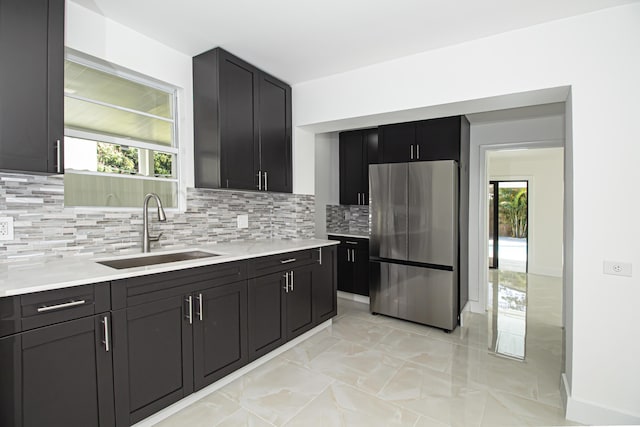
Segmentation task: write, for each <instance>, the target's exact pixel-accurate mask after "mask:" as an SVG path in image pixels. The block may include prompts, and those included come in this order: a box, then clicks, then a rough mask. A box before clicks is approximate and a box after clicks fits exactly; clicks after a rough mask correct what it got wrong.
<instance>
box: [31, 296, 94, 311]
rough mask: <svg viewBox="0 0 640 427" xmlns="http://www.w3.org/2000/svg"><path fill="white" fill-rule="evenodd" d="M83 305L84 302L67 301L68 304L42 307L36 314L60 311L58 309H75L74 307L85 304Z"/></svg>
mask: <svg viewBox="0 0 640 427" xmlns="http://www.w3.org/2000/svg"><path fill="white" fill-rule="evenodd" d="M85 303H86V301H85V300H83V299H81V300H80V301H69V302H65V303H64V304H57V305H44V306H42V307H38V313H45V312H47V311H52V310H60V309H63V308H69V307H75V306H76V305H82V304H85Z"/></svg>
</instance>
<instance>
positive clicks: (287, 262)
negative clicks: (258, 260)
mask: <svg viewBox="0 0 640 427" xmlns="http://www.w3.org/2000/svg"><path fill="white" fill-rule="evenodd" d="M290 262H296V259H295V258H289V259H283V260H280V264H289V263H290Z"/></svg>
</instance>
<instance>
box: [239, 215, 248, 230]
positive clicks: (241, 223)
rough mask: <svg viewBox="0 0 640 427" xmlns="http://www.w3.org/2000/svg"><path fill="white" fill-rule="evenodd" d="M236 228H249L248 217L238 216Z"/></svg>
mask: <svg viewBox="0 0 640 427" xmlns="http://www.w3.org/2000/svg"><path fill="white" fill-rule="evenodd" d="M238 228H249V215H238Z"/></svg>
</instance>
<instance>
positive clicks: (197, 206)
mask: <svg viewBox="0 0 640 427" xmlns="http://www.w3.org/2000/svg"><path fill="white" fill-rule="evenodd" d="M63 201H64V185H63V178H62V177H58V176H55V177H48V176H37V175H22V174H8V173H0V216H3V217H13V221H14V239H13V240H11V241H0V264H8V263H16V262H28V263H30V262H41V261H44V260H47V259H53V258H62V257H68V256H74V255H93V254H95V255H105V254H117V253H119V252H122V251H125V250H128V249H136V248H141V247H142V242H141V241H142V200H141V201H140V211H139V212H135V211H111V212H109V211H105V212H101V211H100V209H95V208H94V209H91V210H89V209H82V208H65V207H64V206H63ZM149 210H150V213H149V218H150V224H151V234H152V235H156V234H158V233H159V232H162V233H163V235H162V238H161V240H160V242H157V243H152V249H156V250H157V248H160V247H161V248H162V249H171V248H172V247H175V246H182V245H185V244H194V245H198V244H203V243H220V242H232V241H242V240H253V239H258V240H259V239H270V238H274V239H293V238H313V237H314V236H315V225H314V196H310V195H300V194H282V193H259V192H244V191H230V190H208V189H195V188H189V189H188V190H187V207H186V211H185V212H177V211H173V212H172V211H167V212H166V214H167V221H166V222H164V223H161V222H158V221H157V220H156V218H155V217H156V209H155V205H154V204H153V203H151V204H150V209H149ZM238 214H246V215H248V217H249V227H248V228H244V229H238V228H237V220H236V216H237V215H238Z"/></svg>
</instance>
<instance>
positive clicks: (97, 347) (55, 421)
mask: <svg viewBox="0 0 640 427" xmlns="http://www.w3.org/2000/svg"><path fill="white" fill-rule="evenodd" d="M105 317H106V318H107V320H106V328H108V327H109V315H102V316H95V317H85V318H82V319H77V320H70V321H67V322H64V323H59V324H56V325H53V326H46V327H42V328H38V329H34V330H32V331H29V332H24V333H22V334H18V335H13V336H10V337H7V338H3V339H2V340H0V355H1V356H2V357H1V358H0V360H1V361H2V367H1V369H2V374H1V375H2V381H1V382H0V383H1V384H2V385H1V386H0V395H1V397H2V399H1V400H0V402H1V403H0V408H1V410H0V424H1V425H3V426H20V427H22V426H24V427H31V426H33V427H36V426H45V425H46V426H60V427H63V426H65V427H66V426H113V425H115V420H114V412H113V382H112V367H111V366H112V365H111V354H112V353H111V351H110V350H111V349H110V348H108V347H105V345H106V344H104V341H106V340H105V332H104V331H105V326H104V324H103V323H102V322H104V318H105ZM109 332H110V331H109ZM107 349H108V350H109V351H107Z"/></svg>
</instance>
